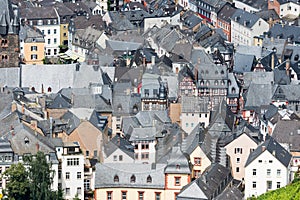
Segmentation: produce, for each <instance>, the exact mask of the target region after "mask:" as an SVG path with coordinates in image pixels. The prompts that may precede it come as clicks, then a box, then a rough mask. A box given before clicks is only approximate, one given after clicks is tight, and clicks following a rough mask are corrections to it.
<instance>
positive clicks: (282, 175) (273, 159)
mask: <svg viewBox="0 0 300 200" xmlns="http://www.w3.org/2000/svg"><path fill="white" fill-rule="evenodd" d="M291 158H292V155H291V154H290V153H289V152H288V151H287V150H286V149H284V148H283V147H282V146H281V145H280V144H279V143H278V142H277V141H276V140H275V139H273V138H271V137H270V138H269V139H268V140H266V141H265V142H264V143H262V144H261V145H259V146H258V147H257V148H256V149H255V150H254V151H253V152H251V153H250V155H249V157H248V160H247V162H246V164H245V198H248V197H252V196H258V195H261V194H263V193H265V192H267V191H269V190H275V189H277V188H281V187H284V186H286V185H287V184H288V183H289V182H290V167H291Z"/></svg>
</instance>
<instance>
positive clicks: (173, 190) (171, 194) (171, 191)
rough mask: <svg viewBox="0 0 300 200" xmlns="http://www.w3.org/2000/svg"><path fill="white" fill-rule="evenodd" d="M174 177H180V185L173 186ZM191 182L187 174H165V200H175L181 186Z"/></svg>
mask: <svg viewBox="0 0 300 200" xmlns="http://www.w3.org/2000/svg"><path fill="white" fill-rule="evenodd" d="M176 177H180V184H175V180H176ZM190 182H191V177H190V175H188V174H165V199H168V200H173V199H174V200H176V195H177V194H179V192H180V190H181V189H182V187H183V186H185V185H187V184H188V183H190Z"/></svg>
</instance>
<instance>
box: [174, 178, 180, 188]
mask: <svg viewBox="0 0 300 200" xmlns="http://www.w3.org/2000/svg"><path fill="white" fill-rule="evenodd" d="M180 179H181V177H175V185H177V186H179V185H180Z"/></svg>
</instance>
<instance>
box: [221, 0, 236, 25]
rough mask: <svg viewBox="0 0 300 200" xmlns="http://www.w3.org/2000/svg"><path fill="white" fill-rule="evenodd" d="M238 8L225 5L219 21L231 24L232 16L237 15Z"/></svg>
mask: <svg viewBox="0 0 300 200" xmlns="http://www.w3.org/2000/svg"><path fill="white" fill-rule="evenodd" d="M235 11H236V8H235V7H233V6H232V5H231V4H225V5H224V6H223V7H222V8H221V9H220V10H219V11H218V12H217V16H218V18H219V19H221V20H223V21H225V22H227V23H229V24H230V22H231V18H232V15H233V14H234V13H235Z"/></svg>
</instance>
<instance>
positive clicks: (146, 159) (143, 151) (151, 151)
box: [132, 140, 156, 163]
mask: <svg viewBox="0 0 300 200" xmlns="http://www.w3.org/2000/svg"><path fill="white" fill-rule="evenodd" d="M132 145H133V146H134V158H135V162H136V163H155V145H156V142H155V141H154V140H153V141H134V142H132Z"/></svg>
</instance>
